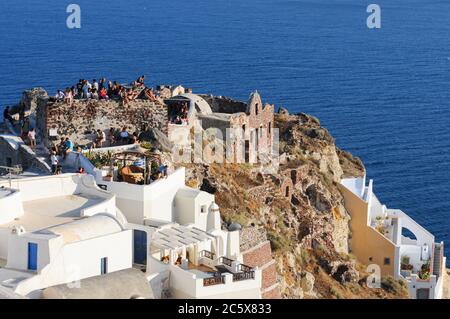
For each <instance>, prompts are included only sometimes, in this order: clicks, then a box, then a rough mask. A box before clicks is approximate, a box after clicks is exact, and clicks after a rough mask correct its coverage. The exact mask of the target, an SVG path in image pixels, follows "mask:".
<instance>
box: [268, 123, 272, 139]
mask: <svg viewBox="0 0 450 319" xmlns="http://www.w3.org/2000/svg"><path fill="white" fill-rule="evenodd" d="M267 132H268V134H269V136H270V134H272V122H269V126H268V129H267Z"/></svg>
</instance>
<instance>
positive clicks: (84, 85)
mask: <svg viewBox="0 0 450 319" xmlns="http://www.w3.org/2000/svg"><path fill="white" fill-rule="evenodd" d="M81 91H82V92H83V94H82V96H81V98H83V99H87V98H88V92H89V89H88V81H87V80H84V81H83V86H82V87H81Z"/></svg>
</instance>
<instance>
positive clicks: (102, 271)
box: [100, 257, 108, 275]
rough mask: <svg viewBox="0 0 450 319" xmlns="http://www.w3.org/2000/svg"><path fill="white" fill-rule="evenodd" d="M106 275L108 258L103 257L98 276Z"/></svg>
mask: <svg viewBox="0 0 450 319" xmlns="http://www.w3.org/2000/svg"><path fill="white" fill-rule="evenodd" d="M107 273H108V257H103V258H102V260H101V264H100V274H102V275H104V274H107Z"/></svg>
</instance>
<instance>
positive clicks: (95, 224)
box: [41, 214, 122, 244]
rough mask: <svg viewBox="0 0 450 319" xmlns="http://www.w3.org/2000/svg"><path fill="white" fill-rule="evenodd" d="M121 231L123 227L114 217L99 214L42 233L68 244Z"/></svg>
mask: <svg viewBox="0 0 450 319" xmlns="http://www.w3.org/2000/svg"><path fill="white" fill-rule="evenodd" d="M121 231H122V226H121V225H120V224H119V222H118V221H117V220H115V219H114V218H113V217H112V216H108V215H103V214H99V215H94V216H92V217H87V218H83V219H80V220H76V221H73V222H69V223H66V224H62V225H58V226H54V227H50V228H47V229H45V230H42V231H41V233H46V234H55V235H60V236H62V237H63V240H64V243H66V244H67V243H73V242H77V241H81V240H87V239H91V238H95V237H100V236H105V235H109V234H114V233H119V232H121Z"/></svg>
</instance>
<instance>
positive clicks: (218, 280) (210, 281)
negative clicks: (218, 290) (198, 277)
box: [203, 275, 225, 287]
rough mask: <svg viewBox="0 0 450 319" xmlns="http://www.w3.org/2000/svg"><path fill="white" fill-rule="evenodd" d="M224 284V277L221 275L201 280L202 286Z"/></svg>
mask: <svg viewBox="0 0 450 319" xmlns="http://www.w3.org/2000/svg"><path fill="white" fill-rule="evenodd" d="M224 283H225V276H223V275H216V276H214V277H209V278H203V286H205V287H207V286H214V285H220V284H224Z"/></svg>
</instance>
